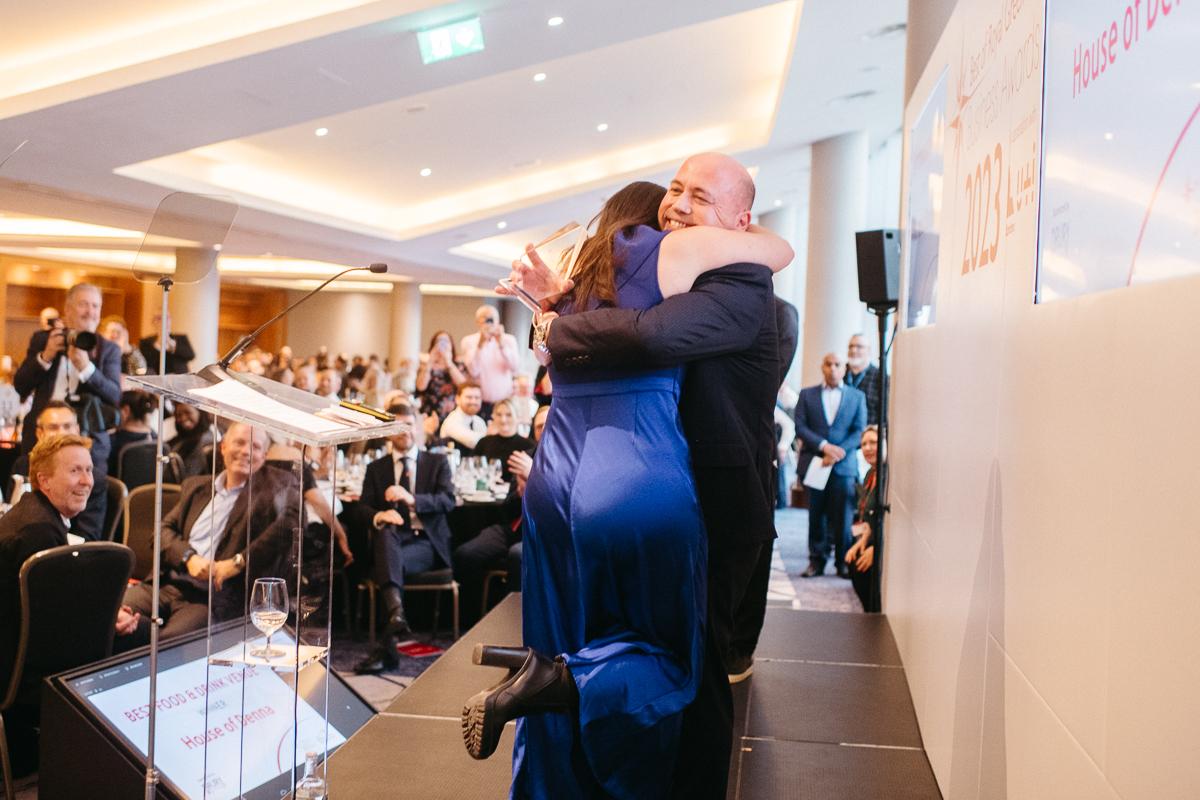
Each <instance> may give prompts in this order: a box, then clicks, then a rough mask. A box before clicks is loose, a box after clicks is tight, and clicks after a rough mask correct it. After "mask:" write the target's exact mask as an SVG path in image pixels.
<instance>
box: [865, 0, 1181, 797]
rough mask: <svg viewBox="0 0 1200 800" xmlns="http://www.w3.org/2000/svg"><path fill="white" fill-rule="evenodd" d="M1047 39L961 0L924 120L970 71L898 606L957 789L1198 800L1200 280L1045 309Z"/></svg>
mask: <svg viewBox="0 0 1200 800" xmlns="http://www.w3.org/2000/svg"><path fill="white" fill-rule="evenodd" d="M1055 1H1057V2H1061V1H1062V0H1052V2H1055ZM1105 2H1108V0H1105ZM914 5H917V4H914ZM1116 5H1117V4H1114V8H1115V7H1116ZM1123 7H1124V6H1123V5H1122V6H1121V8H1120V9H1118V11H1120V10H1121V9H1123ZM1189 8H1190V6H1185V5H1177V6H1176V8H1175V13H1179V12H1180V11H1184V10H1185V9H1189ZM1187 13H1195V14H1200V7H1197V9H1196V10H1194V11H1191V12H1187ZM1043 26H1044V5H1043V4H1042V3H1039V2H1031V1H1030V0H1025V1H1024V2H1020V1H1019V0H1017V1H1016V2H992V1H991V0H961V2H959V4H958V7H957V9H956V10H955V13H954V15H953V16H952V18H951V19H950V21H949V23H948V24H947V25H946V28H945V31H944V33H943V36H942V39H941V41H940V43H939V45H938V47H937V48H936V49H935V51H934V53H933V57H932V58H931V59H930V61H929V64H928V67H927V68H926V70H925V73H924V75H923V76H922V78H921V80H920V82H919V83H918V84H917V87H916V90H915V92H914V94H913V96H912V99H911V101H910V103H909V104H908V109H907V111H906V119H905V130H906V131H907V130H909V129H910V128H911V126H912V125H913V123H914V121H915V117H916V115H917V113H918V112H919V111H920V110H921V108H922V107H923V106H924V101H925V98H926V97H927V96H928V94H929V93H930V91H931V90H932V88H933V84H934V82H935V81H936V79H937V78H938V76H939V75H940V74H941V73H942V71H943V70H946V69H948V70H949V74H948V78H947V86H948V88H949V92H948V94H949V98H948V103H947V109H946V117H947V120H948V122H949V128H948V130H947V140H946V148H945V151H946V168H945V179H944V180H945V183H944V186H945V195H944V200H943V202H944V213H943V215H942V219H943V224H944V226H945V228H944V230H943V231H942V232H941V238H940V254H939V255H940V268H939V275H938V298H937V320H936V322H935V323H934V324H933V325H931V326H929V327H927V328H922V329H917V330H910V331H902V332H901V334H900V335H899V337H898V339H897V342H896V345H895V349H894V354H893V356H894V357H893V367H894V370H895V378H894V381H893V383H892V397H891V409H892V414H893V419H892V425H893V427H892V435H891V440H890V443H889V450H890V463H891V467H892V477H891V486H890V490H891V495H890V497H889V502H890V503H891V506H892V514H891V517H890V518H889V527H888V539H887V544H888V546H887V552H886V559H885V560H886V566H885V592H884V602H885V610H886V611H887V613H888V614H889V617H890V618H891V620H892V626H893V630H894V631H895V633H896V639H897V643H898V644H899V646H900V649H901V653H902V655H903V657H904V662H905V666H906V669H907V671H908V678H909V685H910V688H911V691H912V694H913V702H914V707H915V708H916V710H917V716H918V719H919V721H920V724H921V730H922V736H923V739H924V742H925V745H926V748H927V752H928V753H929V759H930V763H931V765H932V766H933V768H934V772H935V774H936V775H937V778H938V781H939V784H940V786H941V788H942V791H943V793H944V795H945V796H946V797H947V798H948V800H960V798H970V800H974V799H975V798H988V799H989V800H990V799H991V798H1003V797H1007V798H1036V800H1058V799H1059V798H1088V800H1092V799H1093V798H1098V799H1100V800H1104V799H1107V798H1118V797H1120V798H1122V799H1123V800H1131V799H1132V798H1138V800H1141V798H1147V800H1148V799H1149V798H1155V800H1166V799H1168V798H1172V799H1173V798H1180V800H1183V799H1184V798H1189V799H1192V798H1197V797H1200V759H1197V758H1196V757H1195V752H1196V747H1197V745H1196V743H1197V742H1198V741H1200V681H1197V680H1196V678H1195V665H1196V664H1197V663H1200V589H1198V588H1197V586H1198V582H1197V580H1196V578H1195V570H1196V565H1197V564H1198V563H1200V522H1197V516H1196V514H1195V512H1194V511H1193V506H1194V503H1195V501H1194V500H1193V497H1194V496H1195V494H1196V493H1197V491H1198V490H1197V488H1196V486H1197V478H1200V467H1198V465H1200V434H1198V433H1197V427H1196V426H1195V425H1194V424H1193V423H1191V422H1190V421H1189V419H1188V417H1187V414H1188V413H1189V412H1190V411H1191V410H1193V409H1196V408H1200V370H1197V368H1196V360H1195V357H1194V355H1193V354H1192V352H1191V349H1190V339H1189V337H1188V335H1187V333H1186V327H1185V325H1184V324H1183V322H1184V321H1186V320H1190V319H1191V318H1192V316H1193V315H1194V313H1195V309H1197V308H1200V279H1196V278H1192V277H1187V278H1180V279H1176V280H1172V281H1169V282H1163V283H1158V284H1145V285H1137V286H1133V287H1131V288H1128V289H1121V290H1116V291H1112V292H1105V293H1100V294H1095V295H1090V296H1086V297H1082V298H1077V299H1070V300H1060V301H1056V302H1054V303H1051V304H1046V305H1040V306H1039V305H1034V303H1033V287H1034V270H1035V262H1036V250H1037V200H1038V196H1037V193H1038V187H1037V184H1036V181H1034V182H1033V183H1029V182H1028V181H1027V180H1026V178H1027V176H1029V175H1030V174H1033V175H1035V176H1036V174H1037V169H1038V168H1039V166H1040V165H1039V159H1040V149H1041V148H1040V109H1041V105H1040V104H1041V94H1040V92H1041V74H1040V70H1041V64H1042V61H1041V59H1042V53H1041V47H1042V44H1041V42H1042V38H1041V37H1042V29H1043ZM1183 77H1184V78H1185V79H1187V80H1191V81H1195V80H1197V77H1193V76H1190V75H1188V76H1183ZM907 154H908V148H907V146H906V147H905V155H906V158H907ZM985 164H987V166H988V168H990V169H991V170H992V171H993V176H992V184H991V187H990V189H989V190H987V191H986V194H987V195H988V196H989V197H990V200H989V202H988V206H989V207H988V208H982V207H981V206H979V205H973V204H972V198H971V197H970V195H969V193H968V190H967V178H968V175H970V177H971V179H972V184H973V183H974V179H975V176H976V174H977V173H976V169H977V168H978V169H979V173H978V175H979V177H980V179H981V180H983V181H985V182H986V180H987V177H986V170H985V169H984V165H985ZM905 170H906V171H907V164H906V167H905ZM1031 170H1032V172H1031ZM997 175H998V176H999V178H997ZM997 192H999V195H998V196H997ZM976 199H978V197H976ZM981 212H982V213H981ZM996 212H998V213H999V222H997V218H996V217H995V216H992V214H993V213H996ZM984 216H990V221H989V222H988V223H986V227H985V230H986V233H985V234H984V236H983V237H976V235H975V232H974V230H972V227H973V226H974V227H975V228H976V229H978V228H979V227H981V222H982V219H983V217H984ZM901 218H902V219H903V218H904V215H903V214H902V217H901ZM993 242H994V243H995V245H996V247H995V251H994V252H993V251H992V250H991V248H990V247H987V257H986V259H981V258H980V257H979V256H980V253H981V251H982V250H983V245H990V244H991V243H993ZM972 256H973V257H974V258H972ZM964 257H965V262H966V266H965V269H964ZM983 262H986V263H983ZM904 300H905V298H904V297H903V296H902V298H901V307H904Z"/></svg>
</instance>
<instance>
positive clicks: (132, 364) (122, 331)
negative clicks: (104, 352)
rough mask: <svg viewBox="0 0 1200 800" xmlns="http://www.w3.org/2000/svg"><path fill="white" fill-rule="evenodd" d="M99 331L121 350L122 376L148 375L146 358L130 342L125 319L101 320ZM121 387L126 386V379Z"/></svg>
mask: <svg viewBox="0 0 1200 800" xmlns="http://www.w3.org/2000/svg"><path fill="white" fill-rule="evenodd" d="M99 331H100V335H101V336H103V337H104V338H105V339H108V340H109V341H110V342H112V343H113V344H115V345H116V346H117V347H119V348H120V350H121V374H122V375H145V374H146V357H145V356H144V355H142V351H141V350H139V349H137V348H136V347H134V346H133V344H132V343H131V342H130V341H129V326H128V325H126V324H125V320H124V319H122V318H121V317H118V316H116V315H115V314H114V315H112V316H108V317H105V318H104V319H102V320H100V329H99ZM121 385H122V387H124V386H125V381H124V379H122V381H121Z"/></svg>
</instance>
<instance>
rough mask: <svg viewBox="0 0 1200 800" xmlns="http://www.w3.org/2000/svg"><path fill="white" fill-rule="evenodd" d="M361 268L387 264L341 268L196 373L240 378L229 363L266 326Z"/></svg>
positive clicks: (216, 380) (379, 270)
mask: <svg viewBox="0 0 1200 800" xmlns="http://www.w3.org/2000/svg"><path fill="white" fill-rule="evenodd" d="M362 270H369V271H370V272H372V273H375V274H380V273H384V272H387V264H383V263H380V262H376V263H374V264H371V265H370V266H369V267H350V268H349V269H344V270H342V271H341V272H339V273H338V274H336V275H334V276H333V277H330V278H327V279H326V280H325V281H324V282H323V283H322V284H321V285H320V286H318V287H317V288H315V289H313V290H312V291H311V292H309V293H308V294H306V295H304V296H303V297H301V298H300V299H299V300H297V301H296V302H294V303H292V304H291V305H290V306H288V307H287V308H285V309H284V310H283V311H280V312H279V313H278V314H276V315H275V316H273V317H271V318H270V319H269V320H267V321H266V322H264V323H263V324H262V325H259V326H258V327H257V328H255V329H254V330H253V331H251V332H250V333H248V334H246V335H245V336H243V337H242V338H241V339H239V340H238V343H237V344H235V345H234V346H233V347H232V348H230V350H229V352H228V353H226V354H225V355H223V356H221V359H220V360H219V361H218V362H217V363H215V364H209V365H208V366H207V367H205V368H204V369H202V370H200V372H198V373H197V374H198V375H200V376H201V377H203V378H207V379H208V380H210V381H212V382H213V383H219V382H220V381H224V380H230V379H233V380H240V379H239V378H238V377H237V373H234V372H230V371H229V365H230V364H232V363H233V361H234V360H235V359H236V358H237V357H238V356H240V355H241V354H242V353H243V352H244V351H245V350H246V348H247V347H249V346H250V345H252V344H254V342H255V340H257V339H258V337H259V335H260V334H261V333H262V332H263V331H265V330H266V329H267V328H269V327H271V326H272V325H273V324H275V323H276V322H278V321H279V320H280V319H282V318H284V317H286V316H287V315H288V314H290V313H291V312H292V309H294V308H295V307H296V306H298V305H300V304H301V303H303V302H304V301H306V300H308V299H309V298H310V297H312V296H313V295H314V294H316V293H317V292H319V291H321V290H322V289H324V288H325V287H326V286H328V285H329V284H331V283H333V282H334V281H336V280H337V279H338V278H340V277H342V276H343V275H347V274H349V273H351V272H359V271H362ZM242 383H246V385H247V386H252V387H254V384H251V383H247V382H246V381H242ZM254 388H256V389H257V387H254Z"/></svg>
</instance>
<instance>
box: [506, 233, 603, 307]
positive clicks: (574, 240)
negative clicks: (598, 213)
mask: <svg viewBox="0 0 1200 800" xmlns="http://www.w3.org/2000/svg"><path fill="white" fill-rule="evenodd" d="M585 241H587V228H585V227H584V226H582V225H580V224H579V223H578V222H568V223H567V224H566V225H564V226H562V227H561V228H559V229H558V230H556V231H555V232H554V233H552V234H550V235H549V236H547V237H546V238H545V239H542V240H541V241H540V242H538V243H537V244H535V245H533V249H534V252H536V253H537V254H538V257H539V258H541V260H542V262H543V263H545V264H546V266H547V267H549V268H550V269H551V270H552V271H553V272H554V273H555V274H556V275H558V277H559V278H561V279H563V280H567V279H570V277H571V276H572V274H574V272H575V262H576V261H578V260H579V251H580V249H582V247H583V243H584V242H585ZM522 259H524V261H525V263H527V264H529V263H530V261H529V258H528V256H526V255H522ZM530 265H531V266H532V264H530ZM500 285H501V286H503V287H504V288H505V289H508V290H510V291H512V292H514V293H515V294H516V297H517V299H518V300H520V301H521V305H523V306H525V307H526V308H528V309H529V310H530V311H532V312H533V313H534V314H538V313H540V312H541V310H542V302H541V301H542V300H544V299H545V298H546V297H548V296H549V295H550V292H542V291H538V290H536V289H533V288H531V287H526V286H522V285H521V284H519V283H516V282H514V281H511V280H509V279H508V278H503V279H501V281H500Z"/></svg>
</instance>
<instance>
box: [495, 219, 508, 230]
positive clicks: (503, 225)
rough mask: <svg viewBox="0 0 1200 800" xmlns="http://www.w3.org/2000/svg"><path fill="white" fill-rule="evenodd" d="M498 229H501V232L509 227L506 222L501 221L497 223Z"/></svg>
mask: <svg viewBox="0 0 1200 800" xmlns="http://www.w3.org/2000/svg"><path fill="white" fill-rule="evenodd" d="M496 227H497V228H499V229H500V230H504V229H505V228H507V227H508V223H507V222H505V221H504V220H500V221H499V222H497V223H496Z"/></svg>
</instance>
